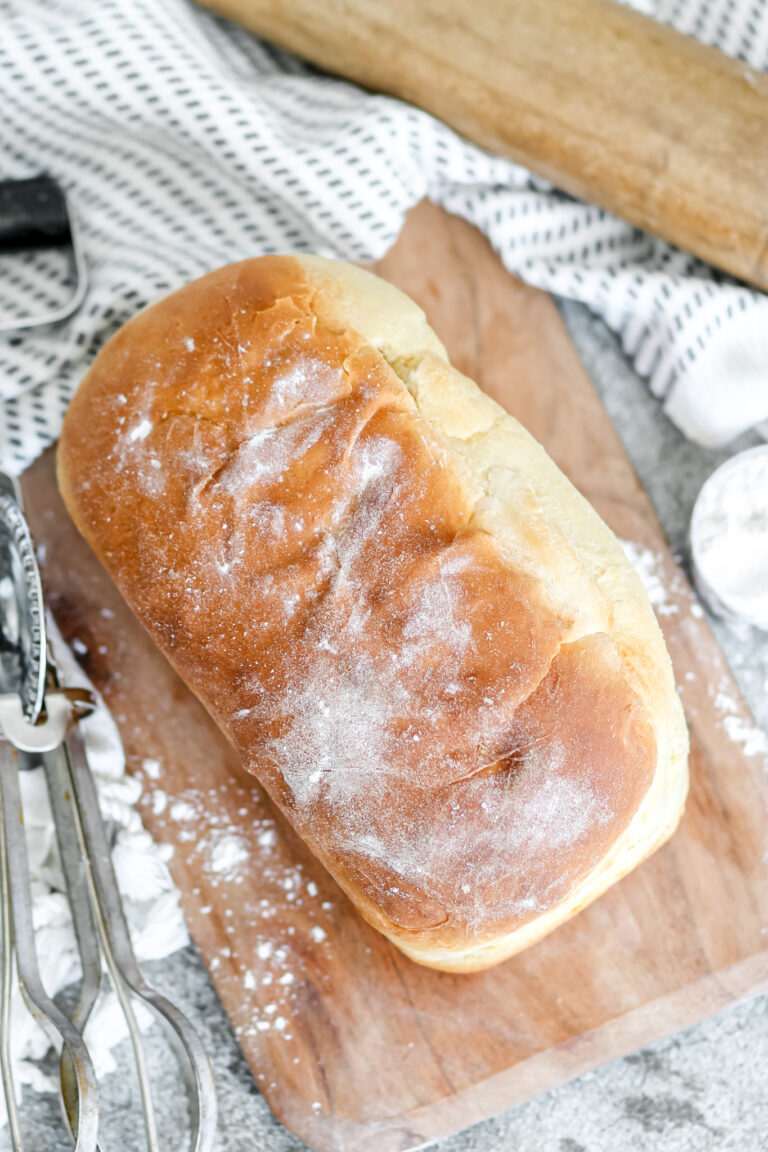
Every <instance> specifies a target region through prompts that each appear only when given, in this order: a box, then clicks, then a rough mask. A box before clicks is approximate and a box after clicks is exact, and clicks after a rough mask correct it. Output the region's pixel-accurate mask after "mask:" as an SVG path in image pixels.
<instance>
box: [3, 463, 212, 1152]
mask: <svg viewBox="0 0 768 1152" xmlns="http://www.w3.org/2000/svg"><path fill="white" fill-rule="evenodd" d="M92 710H93V700H92V697H91V694H90V693H88V692H86V691H84V690H83V689H68V688H67V687H66V686H61V685H60V684H59V682H58V675H57V671H56V668H55V666H54V664H53V661H52V659H51V657H50V655H49V653H48V646H47V643H46V635H45V613H44V608H43V595H42V587H41V583H40V575H39V572H38V568H37V561H36V559H35V553H34V549H33V546H32V540H31V538H30V534H29V529H28V527H27V524H26V521H25V519H24V515H23V512H22V509H21V496H20V492H19V488H18V485H17V484H16V482H15V481H14V480H13V479H12V478H11V477H10V476H7V475H5V474H4V473H2V472H0V809H2V819H0V890H1V894H2V909H1V910H0V921H1V924H0V928H1V931H2V950H1V951H0V964H1V966H2V972H1V973H0V1070H1V1071H2V1081H3V1090H4V1093H5V1102H6V1107H7V1109H8V1122H9V1129H10V1133H11V1139H12V1141H13V1146H14V1149H15V1150H16V1152H20V1150H21V1149H22V1142H21V1131H20V1125H19V1115H18V1110H17V1106H16V1100H15V1095H14V1088H13V1079H12V1072H11V1061H10V1043H9V1032H10V998H11V986H12V979H13V967H14V966H13V957H14V954H15V957H16V971H17V975H18V981H19V986H20V989H21V992H22V994H23V996H24V1000H25V1002H26V1004H27V1006H28V1008H29V1010H30V1012H31V1013H32V1015H33V1016H34V1017H35V1019H36V1020H37V1021H38V1022H39V1023H40V1024H41V1025H42V1026H43V1027H44V1028H45V1030H46V1032H47V1033H48V1034H49V1035H50V1036H51V1039H52V1040H53V1041H54V1043H55V1044H57V1045H60V1047H61V1061H60V1080H61V1101H62V1105H63V1111H64V1117H65V1122H66V1124H67V1127H68V1130H69V1132H70V1135H71V1137H72V1143H73V1147H74V1148H75V1150H76V1152H95V1149H96V1148H97V1147H98V1098H97V1093H98V1087H97V1083H96V1077H95V1075H94V1070H93V1065H92V1063H91V1058H90V1056H89V1054H88V1049H87V1047H86V1045H85V1042H84V1040H83V1031H84V1029H85V1026H86V1024H87V1022H88V1018H89V1016H90V1014H91V1011H92V1009H93V1007H94V1005H95V1003H96V1001H97V999H98V996H99V992H100V989H101V982H102V960H103V962H104V965H105V966H106V968H107V970H108V972H109V975H110V977H111V980H112V984H113V986H114V988H115V991H116V993H117V996H118V998H119V1001H120V1005H121V1007H122V1010H123V1012H124V1013H125V1017H126V1021H127V1023H128V1030H129V1034H130V1038H131V1043H132V1046H133V1053H134V1059H135V1064H136V1071H137V1073H138V1080H139V1087H140V1092H141V1100H142V1106H143V1111H144V1127H145V1132H146V1142H147V1147H148V1149H149V1150H150V1152H158V1150H159V1145H158V1139H157V1131H156V1125H155V1119H154V1115H153V1109H152V1098H151V1092H150V1088H149V1079H148V1075H147V1067H146V1061H145V1056H144V1051H143V1047H142V1041H141V1035H140V1032H139V1028H138V1025H137V1022H136V1018H135V1016H134V1013H133V1009H132V1006H131V1000H132V998H136V999H138V1000H140V1001H142V1002H143V1003H144V1004H146V1005H147V1006H148V1007H149V1008H151V1009H152V1010H153V1011H154V1013H155V1014H156V1015H157V1016H159V1017H160V1018H161V1019H162V1020H163V1021H164V1022H165V1023H166V1024H167V1025H168V1026H169V1036H170V1037H171V1038H172V1039H173V1040H174V1041H175V1046H176V1047H177V1048H178V1050H179V1056H180V1060H181V1064H182V1067H183V1069H184V1071H185V1074H186V1076H187V1080H188V1085H189V1095H190V1105H191V1145H190V1146H191V1148H192V1149H193V1150H194V1152H209V1150H210V1149H212V1147H213V1139H214V1133H215V1128H216V1098H215V1093H214V1085H213V1075H212V1072H211V1066H210V1063H209V1061H208V1058H207V1056H206V1053H205V1051H204V1049H203V1046H202V1044H201V1042H200V1039H199V1037H198V1035H197V1033H196V1032H195V1031H194V1029H193V1028H192V1026H191V1024H190V1023H189V1021H188V1020H187V1019H186V1017H185V1016H183V1015H182V1013H181V1012H180V1011H179V1010H178V1008H176V1007H175V1006H174V1005H173V1004H172V1003H170V1001H168V1000H167V999H166V998H165V997H164V996H161V995H159V993H157V992H155V991H154V990H153V989H152V988H150V987H149V985H148V984H147V983H146V982H145V980H144V978H143V977H142V975H141V972H140V970H139V966H138V964H137V962H136V957H135V956H134V953H133V949H132V947H131V941H130V937H129V934H128V928H127V926H126V922H125V917H124V915H123V909H122V904H121V901H120V896H119V893H118V889H117V883H116V881H115V874H114V871H113V869H112V860H111V856H110V852H109V845H108V842H107V834H106V829H105V827H104V824H103V822H102V819H101V814H100V812H99V804H98V799H97V795H96V789H95V786H94V782H93V778H92V777H91V773H90V771H89V768H88V763H87V760H86V757H85V750H84V747H83V741H82V738H81V736H80V733H79V731H78V723H79V721H80V720H81V719H82V718H83V717H84V716H86V715H88V713H89V712H91V711H92ZM41 763H42V765H43V768H44V771H45V776H46V780H47V784H48V791H49V795H50V801H51V809H52V812H53V816H54V821H55V824H56V834H57V839H58V845H59V853H60V856H61V864H62V871H63V874H64V878H65V882H66V888H67V893H68V897H69V902H70V905H71V908H72V919H73V922H74V928H75V934H76V937H77V944H78V949H79V952H80V959H81V962H82V969H83V979H82V984H81V988H80V996H79V1000H78V1003H77V1005H76V1007H75V1009H74V1011H72V1012H71V1013H70V1014H67V1013H65V1012H64V1011H62V1009H61V1008H60V1007H59V1006H58V1005H57V1004H56V1003H55V1002H54V1001H53V1000H52V999H51V998H50V997H49V996H48V995H47V993H46V991H45V989H44V988H43V985H42V982H41V980H40V974H39V969H38V958H37V952H36V948H35V938H34V931H33V924H32V900H31V894H30V883H29V868H28V863H27V850H26V843H25V836H24V825H23V812H22V806H21V793H20V787H19V772H20V771H24V770H25V769H26V768H35V767H37V766H39V765H40V764H41Z"/></svg>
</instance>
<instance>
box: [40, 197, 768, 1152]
mask: <svg viewBox="0 0 768 1152" xmlns="http://www.w3.org/2000/svg"><path fill="white" fill-rule="evenodd" d="M379 270H380V272H381V273H382V274H383V275H384V276H386V277H387V278H389V279H391V280H392V281H394V282H395V283H397V284H399V285H400V286H401V287H403V288H405V289H407V290H408V291H409V292H410V293H411V294H412V295H413V296H414V297H415V298H416V299H417V300H418V301H419V302H420V303H421V304H422V305H423V306H424V308H425V309H426V311H427V313H428V315H429V318H430V320H431V322H432V323H433V325H434V326H435V328H436V329H437V331H438V333H439V334H440V335H441V337H442V338H443V340H444V341H445V343H446V344H447V346H448V348H449V350H450V352H451V355H452V357H453V359H454V362H455V363H456V364H457V365H458V367H460V368H461V369H462V370H464V371H466V372H468V373H470V374H471V375H473V376H474V377H475V378H476V379H478V381H480V383H481V384H482V385H483V386H484V387H485V388H486V390H487V391H488V392H490V393H491V394H492V395H493V396H495V397H496V398H497V399H498V400H499V401H501V402H502V403H503V404H504V405H505V406H506V407H507V408H508V409H509V410H510V411H511V412H512V413H514V414H515V415H516V416H518V417H519V418H520V419H521V420H522V421H523V422H524V423H525V424H526V425H527V426H528V427H529V428H530V429H531V431H532V432H533V433H534V435H536V436H537V437H538V438H539V439H540V440H542V441H543V443H544V444H545V446H546V447H547V448H548V449H549V451H550V452H551V454H552V455H553V456H554V458H555V460H556V461H557V462H558V464H560V466H561V467H562V468H563V469H564V470H565V472H566V473H568V475H569V476H570V477H571V479H572V480H573V481H574V482H575V484H576V485H577V486H578V487H579V488H580V489H581V490H582V491H583V492H584V493H585V494H586V495H587V497H588V498H589V499H590V500H591V501H592V502H593V503H594V504H595V506H596V507H597V509H598V511H599V512H600V513H601V514H602V515H603V516H604V517H605V519H606V520H607V521H608V523H609V524H610V525H611V527H612V528H613V529H614V530H615V531H617V532H618V533H619V534H620V535H621V536H622V537H625V538H626V539H628V540H631V541H632V542H633V543H634V544H635V546H636V547H637V548H638V549H644V550H646V551H643V553H642V555H643V556H644V557H645V558H646V560H648V559H649V558H650V561H651V562H652V566H653V573H654V575H655V576H656V577H658V578H659V579H660V580H661V581H662V582H663V583H662V585H660V587H663V589H664V592H663V597H662V603H661V608H662V612H663V615H662V617H661V622H662V625H663V628H664V631H665V633H666V637H667V641H668V644H669V647H670V651H671V653H672V658H673V662H674V665H675V671H676V677H677V681H678V684H679V686H680V690H681V693H682V697H683V701H684V704H685V707H686V712H687V715H688V718H689V722H690V726H691V737H692V761H691V767H692V789H691V795H690V799H689V802H688V807H687V810H686V814H685V817H684V820H683V823H682V825H681V828H680V830H679V831H678V833H677V834H676V835H675V837H674V838H673V840H672V841H671V842H670V843H669V844H668V845H666V846H665V847H664V848H663V849H662V850H661V851H660V852H658V853H657V854H656V855H655V856H654V857H653V858H652V859H651V860H649V861H648V862H646V863H645V864H644V865H642V866H641V867H640V868H639V869H637V870H636V871H635V872H634V873H633V874H631V875H630V876H628V877H627V878H626V879H624V880H623V881H621V883H619V884H618V885H617V886H615V887H614V888H613V889H611V891H610V892H609V893H608V894H607V895H606V896H604V897H603V898H602V899H601V900H599V901H598V902H597V903H596V904H594V905H593V906H592V907H590V908H589V909H587V910H586V911H585V912H583V913H582V914H581V915H579V916H578V917H576V918H575V919H574V920H572V921H571V922H570V923H568V924H566V925H565V926H564V927H562V928H560V929H558V930H557V931H556V932H554V933H553V934H552V935H551V936H549V937H548V938H547V939H545V940H544V941H542V942H541V943H539V944H538V945H536V946H535V947H533V948H531V949H529V950H528V951H527V952H524V953H523V954H522V955H520V956H517V957H515V958H513V959H512V960H510V961H507V962H506V963H504V964H502V965H501V966H499V967H498V968H496V969H493V970H491V971H489V972H485V973H480V974H476V975H471V976H457V975H449V974H443V973H437V972H431V971H429V970H427V969H425V968H421V967H418V966H417V965H415V964H413V963H411V962H410V961H408V960H407V959H406V958H405V957H404V956H402V955H401V954H400V953H398V952H397V951H396V950H395V949H394V948H393V947H392V946H391V945H390V944H389V943H388V942H387V941H385V940H384V939H383V938H382V937H380V936H379V935H378V934H377V933H376V932H374V931H373V930H372V929H370V928H369V927H368V926H367V925H366V924H364V923H363V921H362V920H361V919H360V918H359V917H358V916H357V914H356V913H355V912H354V910H353V909H352V907H351V906H350V904H349V903H348V901H347V900H346V898H345V897H344V896H343V894H342V893H341V892H340V891H339V890H338V889H337V888H336V886H335V885H334V883H333V881H332V880H331V879H330V878H329V877H328V875H327V874H326V873H325V872H324V870H323V869H322V867H321V866H320V865H319V864H318V863H316V862H315V861H314V859H313V858H312V857H311V856H310V855H309V854H308V852H307V851H306V850H305V849H304V848H303V846H302V844H301V843H300V842H298V840H297V839H296V837H295V836H294V835H293V834H292V832H291V830H290V829H289V828H288V827H287V826H286V825H285V823H284V822H283V821H282V819H281V818H280V817H279V816H277V815H276V814H275V813H274V811H273V810H272V809H271V808H270V807H269V804H268V802H267V801H266V800H265V798H264V796H263V795H262V793H261V791H260V789H259V788H258V787H257V786H256V785H255V784H254V783H253V782H252V781H251V780H250V779H247V778H245V777H244V775H243V773H242V770H241V769H240V768H239V766H238V764H237V761H236V759H235V756H234V754H233V752H232V750H231V749H230V748H229V746H228V745H227V743H226V742H225V741H224V739H223V738H222V736H221V735H220V734H219V733H218V731H217V729H216V728H215V727H214V726H213V724H212V722H211V721H210V719H209V718H208V716H207V715H206V713H205V712H204V710H203V709H202V707H201V706H200V705H199V704H198V703H197V701H196V700H195V699H194V698H193V697H192V696H191V695H190V693H189V692H188V691H187V689H186V688H185V687H184V685H183V684H182V683H181V681H180V680H179V679H178V677H177V676H176V675H175V673H174V672H173V671H172V670H171V669H170V667H169V665H168V664H167V663H166V662H165V660H164V658H163V657H162V656H160V654H159V653H158V652H157V650H156V649H155V648H154V646H153V644H152V642H151V641H150V640H149V638H148V636H147V635H146V634H145V633H144V632H143V630H142V628H141V627H140V626H139V625H138V623H137V622H136V621H135V620H134V618H133V617H132V615H131V614H130V612H129V611H128V609H127V608H126V606H125V605H124V603H123V601H122V599H121V597H120V595H119V594H118V592H117V590H116V589H115V587H114V586H113V585H112V583H111V582H110V580H109V578H108V577H107V576H106V575H105V573H104V572H103V570H102V569H101V567H100V565H99V564H98V563H97V561H96V560H95V558H94V557H93V555H92V554H91V553H90V551H89V550H88V548H87V547H86V545H85V544H84V543H83V542H82V541H81V540H80V538H79V537H78V536H77V534H76V532H75V530H74V528H73V527H72V525H71V523H70V521H69V519H68V517H67V514H66V512H65V511H64V508H63V506H62V504H61V502H60V499H59V497H58V494H57V492H56V488H55V481H54V474H53V459H52V455H51V454H50V453H49V454H48V455H47V456H46V457H44V458H42V459H41V460H39V461H38V462H37V463H36V464H35V465H33V467H32V468H31V469H30V470H29V471H28V473H27V474H26V476H25V477H24V493H25V499H26V503H27V510H28V514H29V518H30V521H31V524H32V529H33V534H34V536H35V538H36V540H37V542H38V544H41V545H44V546H45V547H44V553H43V555H44V566H43V573H44V579H45V584H46V588H47V594H48V598H49V603H50V605H51V607H52V609H53V612H54V614H55V616H56V618H57V620H58V622H59V624H60V626H61V628H62V630H63V632H64V634H65V635H66V636H67V637H68V638H69V639H70V640H75V639H76V640H77V641H79V644H78V645H77V649H78V651H79V652H80V653H81V654H82V662H83V665H84V667H85V668H86V670H87V671H88V673H89V674H90V676H91V677H92V678H93V680H94V681H95V683H96V684H97V686H98V687H99V688H100V690H101V691H102V692H103V694H104V696H105V698H106V700H107V702H108V704H109V706H110V708H111V709H112V711H113V713H114V715H115V716H116V718H117V721H118V724H119V726H120V730H121V733H122V736H123V740H124V743H125V747H126V752H127V755H128V762H129V766H130V770H131V771H133V772H134V773H138V774H140V775H141V777H142V779H143V782H144V785H145V787H144V793H143V797H142V801H141V812H142V816H143V818H144V820H145V822H146V824H147V827H148V828H149V829H150V830H151V832H152V833H153V835H154V836H155V837H156V838H157V839H158V840H160V841H164V842H167V843H169V844H171V845H173V855H172V858H171V865H170V866H171V870H172V872H173V875H174V877H175V879H176V882H177V884H178V885H179V888H180V889H181V892H182V900H183V905H184V910H185V913H186V916H187V920H188V923H189V926H190V930H191V933H192V935H193V937H194V939H195V941H196V943H197V945H198V947H199V949H200V952H201V954H202V956H203V958H204V960H205V962H206V964H207V966H208V968H209V970H210V972H211V975H212V977H213V980H214V982H215V984H216V987H217V989H218V992H219V994H220V996H221V1000H222V1002H223V1004H224V1007H225V1008H226V1010H227V1012H228V1014H229V1016H230V1019H231V1020H232V1023H233V1025H234V1027H235V1029H236V1032H237V1035H238V1036H239V1039H240V1043H241V1044H242V1047H243V1050H244V1052H245V1054H246V1057H247V1058H248V1061H249V1063H250V1065H251V1067H252V1069H253V1072H254V1075H255V1076H256V1079H257V1081H258V1084H259V1086H260V1088H261V1090H262V1091H263V1093H264V1095H265V1097H266V1099H267V1101H268V1103H269V1104H270V1106H271V1108H272V1109H273V1111H274V1112H275V1114H276V1115H277V1116H278V1118H279V1119H280V1120H282V1121H283V1122H284V1123H285V1124H286V1125H287V1126H288V1127H289V1128H291V1129H292V1130H293V1131H294V1132H296V1133H298V1135H300V1136H301V1137H303V1139H304V1140H306V1141H307V1143H308V1144H309V1145H310V1146H311V1147H312V1148H315V1149H318V1150H320V1152H341V1150H344V1152H363V1150H366V1152H373V1150H375V1152H395V1150H405V1149H410V1148H414V1147H416V1146H417V1145H420V1144H422V1143H424V1142H425V1141H428V1140H431V1139H434V1138H436V1137H438V1136H441V1135H444V1134H446V1133H450V1132H453V1131H455V1130H458V1129H460V1128H462V1127H464V1126H466V1125H468V1124H471V1123H472V1122H474V1121H476V1120H478V1119H481V1118H482V1117H485V1116H488V1115H490V1114H492V1113H494V1112H496V1111H499V1110H501V1109H502V1108H505V1107H508V1106H509V1105H511V1104H514V1103H516V1102H518V1101H522V1100H524V1099H526V1098H528V1097H530V1096H531V1095H533V1094H535V1093H538V1092H542V1091H543V1090H545V1089H547V1088H549V1087H551V1086H553V1085H554V1084H557V1083H559V1082H561V1081H563V1080H564V1079H567V1078H569V1077H572V1076H576V1075H578V1074H579V1073H581V1072H584V1071H585V1070H587V1069H589V1068H591V1067H594V1066H595V1065H597V1064H599V1063H602V1062H604V1061H606V1060H609V1059H611V1058H612V1057H615V1056H618V1055H620V1054H622V1053H626V1052H628V1051H630V1050H632V1049H634V1048H636V1047H638V1046H640V1045H641V1044H644V1043H646V1042H648V1041H650V1040H653V1039H655V1038H657V1037H659V1036H661V1035H663V1034H665V1033H668V1032H670V1031H673V1030H676V1029H679V1028H681V1027H683V1026H685V1025H687V1024H690V1023H692V1022H694V1021H695V1020H698V1019H700V1018H701V1017H702V1016H704V1015H706V1014H708V1013H711V1012H714V1011H716V1010H717V1009H719V1008H721V1007H723V1006H725V1005H726V1004H727V1003H729V1002H731V1001H732V1000H733V999H734V998H736V997H740V996H744V995H747V994H750V993H754V992H757V991H758V990H762V989H764V988H766V987H768V941H767V938H766V933H767V932H768V921H767V918H766V910H767V909H766V874H767V871H768V865H766V848H768V843H767V837H766V828H767V824H766V807H765V784H764V777H763V772H764V770H765V767H766V766H765V765H764V764H763V762H762V760H761V758H760V757H756V756H747V755H745V754H744V750H743V746H742V745H740V744H738V743H736V742H734V741H733V740H732V739H730V738H729V736H728V733H727V731H726V725H725V724H724V720H725V719H726V718H727V716H733V717H735V722H736V723H742V724H748V723H749V722H750V718H749V715H748V713H747V711H746V709H745V705H744V704H743V702H742V700H741V699H740V697H739V694H738V691H737V689H736V688H735V686H734V684H733V682H732V680H731V677H730V674H729V673H728V671H727V668H726V667H725V665H724V662H723V659H722V657H721V655H720V652H719V650H718V648H717V646H716V644H715V641H714V639H713V637H712V634H711V632H710V630H709V627H708V626H707V624H706V621H705V620H704V618H703V615H702V613H701V610H700V609H699V608H698V605H697V604H696V601H695V599H694V598H693V596H692V593H691V591H690V589H689V587H688V585H687V583H686V581H685V579H684V577H683V576H682V574H681V573H680V571H679V570H678V569H677V568H676V566H675V563H674V560H673V559H672V557H671V556H670V554H669V551H668V549H667V547H666V544H665V542H664V539H663V536H662V532H661V529H660V527H659V524H658V521H657V520H656V517H655V515H654V513H653V510H652V508H651V505H650V504H649V501H648V499H647V498H646V496H645V495H644V493H643V492H642V490H641V489H640V487H639V485H638V482H637V480H636V478H635V475H634V473H633V471H632V468H631V466H630V464H629V461H628V459H627V456H626V454H625V452H624V450H623V448H622V445H621V443H620V441H619V439H618V437H617V435H616V433H615V432H614V430H613V428H612V426H611V424H610V421H609V419H608V416H607V415H606V413H605V410H604V409H603V407H602V405H601V403H600V401H599V399H598V397H597V395H596V393H595V391H594V389H593V387H592V385H591V384H590V381H589V379H588V378H587V376H586V373H585V371H584V368H583V366H582V365H581V363H580V361H579V359H578V357H577V355H576V352H575V350H574V348H573V346H572V344H571V342H570V340H569V338H568V335H567V333H566V331H565V329H564V327H563V325H562V323H561V321H560V318H559V316H558V314H557V311H556V310H555V308H554V305H553V304H552V302H551V300H550V299H549V298H548V297H546V296H544V295H542V294H541V293H539V292H536V291H534V290H531V289H528V288H525V287H523V286H522V285H521V284H520V283H518V282H517V281H515V280H513V279H512V278H511V277H510V276H509V275H508V274H507V273H506V272H505V271H504V269H503V268H502V267H501V265H500V264H499V262H498V260H497V259H496V258H495V256H494V255H493V253H492V252H491V251H490V249H489V248H488V246H487V244H486V242H485V241H484V240H483V238H482V237H481V236H480V235H479V233H477V232H475V231H473V230H472V229H471V228H469V227H468V226H467V225H465V224H464V223H462V222H460V221H458V220H456V219H453V218H451V217H448V216H446V215H445V214H443V213H441V212H439V211H438V210H437V209H434V208H432V207H431V206H428V205H422V206H420V207H419V208H418V209H417V210H415V211H414V212H413V213H412V214H411V216H410V217H409V219H408V222H407V225H406V228H405V231H404V233H403V235H402V237H401V238H400V240H399V241H398V243H397V245H396V246H395V248H394V249H393V250H392V252H391V253H390V255H389V256H388V257H387V258H386V259H385V260H384V261H383V262H382V264H381V266H380V269H379Z"/></svg>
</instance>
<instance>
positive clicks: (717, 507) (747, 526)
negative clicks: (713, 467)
mask: <svg viewBox="0 0 768 1152" xmlns="http://www.w3.org/2000/svg"><path fill="white" fill-rule="evenodd" d="M691 551H692V554H693V561H694V566H695V570H696V576H697V583H698V584H699V586H700V589H701V592H702V594H703V595H704V596H705V598H706V599H707V600H708V602H709V603H710V605H711V607H712V608H713V609H714V610H715V611H718V612H719V614H720V615H724V616H726V617H729V618H731V619H733V617H737V618H741V619H743V620H745V621H746V622H747V623H750V624H754V625H755V626H756V627H758V628H764V629H766V630H768V446H765V447H763V446H761V447H759V448H752V449H750V450H748V451H747V452H741V453H739V455H738V456H734V457H733V458H732V459H731V460H728V461H727V462H726V463H725V464H723V465H722V466H721V467H720V468H718V469H717V471H716V472H714V473H713V474H712V475H711V476H710V478H709V480H707V482H706V484H705V485H704V487H703V488H702V490H701V492H700V493H699V497H698V499H697V501H696V504H695V507H694V510H693V518H692V521H691Z"/></svg>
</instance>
